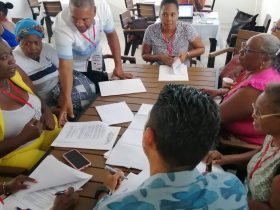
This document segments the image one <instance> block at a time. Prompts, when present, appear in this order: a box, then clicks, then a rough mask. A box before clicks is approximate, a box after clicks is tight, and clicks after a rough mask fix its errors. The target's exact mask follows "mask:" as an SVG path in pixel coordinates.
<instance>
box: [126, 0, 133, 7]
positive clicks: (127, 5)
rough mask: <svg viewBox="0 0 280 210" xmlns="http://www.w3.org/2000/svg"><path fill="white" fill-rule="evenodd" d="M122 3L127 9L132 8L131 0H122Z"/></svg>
mask: <svg viewBox="0 0 280 210" xmlns="http://www.w3.org/2000/svg"><path fill="white" fill-rule="evenodd" d="M124 3H125V7H126V8H127V9H129V8H133V5H134V4H133V0H124Z"/></svg>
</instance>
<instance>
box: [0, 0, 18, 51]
mask: <svg viewBox="0 0 280 210" xmlns="http://www.w3.org/2000/svg"><path fill="white" fill-rule="evenodd" d="M13 7H14V5H13V4H12V3H10V2H7V3H4V2H2V1H0V35H1V37H2V39H4V40H5V41H6V42H7V43H8V44H9V45H10V47H12V48H14V47H16V46H17V45H18V43H17V41H16V36H15V35H14V34H13V31H14V28H15V24H14V23H12V22H11V21H9V20H8V19H7V14H8V9H12V8H13Z"/></svg>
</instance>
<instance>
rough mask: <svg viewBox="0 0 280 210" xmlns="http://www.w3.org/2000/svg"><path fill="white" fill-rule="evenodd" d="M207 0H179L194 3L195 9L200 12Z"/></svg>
mask: <svg viewBox="0 0 280 210" xmlns="http://www.w3.org/2000/svg"><path fill="white" fill-rule="evenodd" d="M205 1H206V0H178V3H179V4H192V5H193V7H194V11H196V12H200V11H201V10H202V9H203V8H204V5H205Z"/></svg>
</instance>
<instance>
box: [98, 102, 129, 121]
mask: <svg viewBox="0 0 280 210" xmlns="http://www.w3.org/2000/svg"><path fill="white" fill-rule="evenodd" d="M95 108H96V110H97V112H98V114H99V116H100V118H101V119H102V122H104V123H106V124H108V125H113V124H119V123H125V122H130V121H132V119H133V117H134V115H133V112H132V111H131V110H130V108H129V107H128V105H127V103H126V102H120V103H113V104H107V105H102V106H96V107H95Z"/></svg>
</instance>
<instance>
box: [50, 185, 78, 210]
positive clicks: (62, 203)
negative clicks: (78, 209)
mask: <svg viewBox="0 0 280 210" xmlns="http://www.w3.org/2000/svg"><path fill="white" fill-rule="evenodd" d="M78 200H79V195H78V193H76V192H75V191H74V188H73V187H69V188H68V189H67V190H65V192H64V194H62V195H57V196H56V198H55V201H54V204H53V208H52V210H61V209H63V210H71V209H73V207H74V206H75V205H76V204H77V203H78Z"/></svg>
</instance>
